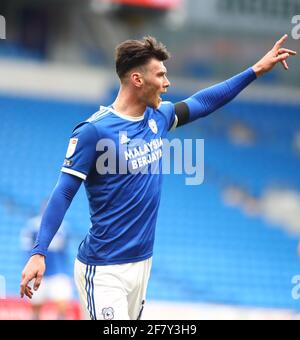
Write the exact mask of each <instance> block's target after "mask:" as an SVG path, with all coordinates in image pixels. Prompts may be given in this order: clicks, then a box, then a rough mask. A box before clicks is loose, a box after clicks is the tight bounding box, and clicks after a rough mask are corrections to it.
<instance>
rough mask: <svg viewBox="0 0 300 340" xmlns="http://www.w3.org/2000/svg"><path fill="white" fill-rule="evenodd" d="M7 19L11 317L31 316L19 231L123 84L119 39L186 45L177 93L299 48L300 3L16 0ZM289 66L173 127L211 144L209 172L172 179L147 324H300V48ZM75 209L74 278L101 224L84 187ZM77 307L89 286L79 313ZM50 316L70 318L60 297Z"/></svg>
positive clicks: (5, 136)
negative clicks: (188, 179)
mask: <svg viewBox="0 0 300 340" xmlns="http://www.w3.org/2000/svg"><path fill="white" fill-rule="evenodd" d="M0 14H1V15H2V16H4V17H5V19H6V39H5V40H0V117H1V129H0V162H1V167H0V258H1V260H0V277H1V280H0V286H1V292H0V319H27V318H30V306H29V304H28V303H26V302H24V301H21V300H20V299H19V298H18V292H19V281H20V275H21V271H22V268H23V265H24V256H23V253H22V251H21V250H20V231H21V229H22V228H23V227H24V225H25V223H26V221H27V220H28V219H29V218H30V217H32V216H34V215H36V214H37V213H38V211H39V208H40V203H41V201H43V199H45V197H47V196H49V194H50V193H51V190H52V189H53V186H54V185H55V183H56V180H57V177H58V174H59V170H60V167H61V164H62V161H63V159H64V155H65V151H66V148H67V143H68V138H69V135H70V133H71V131H72V128H73V127H74V125H75V124H76V123H77V122H80V121H82V120H85V119H86V118H87V117H89V116H90V115H91V114H92V113H93V112H95V111H97V108H98V106H99V104H109V103H111V101H112V99H113V97H114V95H115V94H116V90H117V88H118V82H117V78H116V76H115V73H114V69H113V66H114V64H113V57H112V56H113V53H114V47H115V45H116V44H118V43H119V42H121V41H123V40H125V39H128V38H141V37H142V36H144V35H148V34H151V35H154V36H156V37H157V38H158V39H159V40H161V41H163V42H164V43H165V44H166V45H167V47H168V49H169V50H170V52H171V53H172V55H173V58H172V59H171V60H170V62H168V64H167V66H168V71H169V75H170V80H171V82H172V88H171V90H170V93H169V94H168V96H167V97H166V99H168V100H172V101H173V100H178V99H183V98H185V97H187V96H188V95H190V94H192V93H193V92H195V91H197V90H199V89H200V88H203V87H206V86H209V85H211V84H214V83H216V82H217V81H221V80H224V79H226V78H229V77H231V76H232V75H234V74H235V73H238V72H240V71H242V70H244V69H245V68H247V67H248V66H251V65H252V64H253V63H254V62H256V61H257V59H258V58H259V57H261V56H262V55H263V54H264V53H265V52H266V51H267V50H268V49H269V48H271V47H272V46H273V43H274V42H275V41H276V40H277V39H278V38H279V37H280V36H282V35H283V34H284V33H288V34H289V35H290V39H289V41H288V46H289V48H291V49H295V50H297V51H298V52H300V50H299V40H293V39H292V38H291V31H292V29H293V25H292V23H291V19H292V17H293V16H294V15H297V14H300V3H299V1H297V0H272V1H271V0H255V1H253V0H211V1H209V2H208V1H204V0H197V1H195V0H185V1H184V0H165V1H164V0H159V1H158V0H144V1H143V0H139V1H138V0H136V1H134V0H131V1H130V0H127V1H126V0H123V1H121V0H118V1H117V0H115V1H108V0H72V1H70V0H51V1H50V0H49V1H46V0H45V1H42V2H41V1H37V0H31V1H28V0H27V1H22V0H1V3H0ZM289 64H290V70H289V72H285V71H283V69H281V68H280V67H276V69H274V70H273V71H272V72H271V73H269V74H268V75H266V76H265V77H263V78H261V79H259V80H257V81H256V82H255V83H254V84H253V85H251V87H250V88H248V89H246V90H245V91H244V92H243V94H241V95H240V96H239V97H238V98H237V99H235V100H234V101H233V102H232V103H230V104H229V105H227V106H226V107H224V108H222V109H221V110H219V111H218V112H216V113H214V114H213V115H211V116H209V117H208V118H205V119H202V120H200V121H198V122H195V123H193V124H192V125H189V126H186V127H184V128H180V129H178V130H177V131H175V132H174V134H173V136H171V135H170V138H181V139H183V138H194V139H195V138H204V139H205V181H204V184H202V185H200V186H194V187H193V186H186V185H185V176H184V175H180V176H176V175H168V176H165V183H164V189H163V197H162V203H161V209H160V214H159V220H158V226H157V235H156V245H155V255H154V265H153V270H152V276H151V280H150V285H149V290H148V304H147V308H145V314H144V318H145V319H255V318H263V319H299V317H300V300H299V299H298V300H297V298H299V297H300V295H299V290H300V287H299V289H297V283H298V282H299V281H300V280H299V281H297V275H299V274H300V263H299V258H298V255H297V244H298V239H299V238H300V178H299V169H300V115H299V114H300V96H299V87H300V63H299V59H298V57H297V58H294V59H293V60H292V59H291V60H290V61H289ZM66 219H67V220H68V222H69V224H70V226H71V238H70V242H69V246H68V259H69V263H70V265H69V272H70V274H71V273H72V266H73V259H74V257H75V255H76V251H77V247H78V244H79V242H80V241H81V239H82V238H83V236H84V235H85V233H86V231H87V229H88V226H89V220H88V205H87V201H86V198H85V193H84V191H83V189H81V191H80V193H79V194H78V195H77V196H76V198H75V200H74V202H73V204H72V206H71V209H70V210H69V212H68V214H67V216H66ZM295 277H296V278H295ZM298 278H299V277H298ZM293 279H294V281H293ZM77 307H78V305H77V297H76V293H74V300H73V302H72V305H71V306H70V313H69V317H70V318H79V317H80V316H79V314H78V308H77ZM44 317H45V318H54V317H55V310H54V309H53V306H51V304H50V305H47V306H46V307H45V310H44Z"/></svg>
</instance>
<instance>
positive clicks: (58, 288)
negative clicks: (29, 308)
mask: <svg viewBox="0 0 300 340" xmlns="http://www.w3.org/2000/svg"><path fill="white" fill-rule="evenodd" d="M72 290H73V289H72V281H71V278H70V277H69V276H67V275H64V274H57V275H53V276H49V277H44V278H43V280H42V282H41V285H40V287H39V289H38V290H37V291H36V292H34V294H33V296H32V300H31V302H32V304H34V305H41V304H43V303H45V302H47V301H68V300H71V299H72V295H73V294H72Z"/></svg>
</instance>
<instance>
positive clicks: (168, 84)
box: [164, 78, 171, 89]
mask: <svg viewBox="0 0 300 340" xmlns="http://www.w3.org/2000/svg"><path fill="white" fill-rule="evenodd" d="M170 85H171V83H170V81H169V79H168V78H166V80H165V83H164V88H165V89H167V88H168V87H169V86H170Z"/></svg>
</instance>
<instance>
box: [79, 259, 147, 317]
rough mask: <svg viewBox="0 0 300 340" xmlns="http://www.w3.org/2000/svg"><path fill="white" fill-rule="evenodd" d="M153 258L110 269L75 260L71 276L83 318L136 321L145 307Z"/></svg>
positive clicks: (110, 266) (113, 266)
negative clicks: (77, 293) (83, 314)
mask: <svg viewBox="0 0 300 340" xmlns="http://www.w3.org/2000/svg"><path fill="white" fill-rule="evenodd" d="M151 265H152V258H150V259H147V260H145V261H141V262H135V263H126V264H118V265H109V266H91V265H85V264H83V263H82V262H80V261H79V260H77V259H76V260H75V267H74V277H75V283H76V286H77V289H78V292H79V297H80V304H81V307H82V309H83V312H84V313H85V317H86V318H87V319H91V320H137V319H140V318H141V315H142V311H143V308H144V303H145V298H146V290H147V285H148V281H149V277H150V270H151Z"/></svg>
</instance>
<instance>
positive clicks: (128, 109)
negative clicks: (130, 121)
mask: <svg viewBox="0 0 300 340" xmlns="http://www.w3.org/2000/svg"><path fill="white" fill-rule="evenodd" d="M113 108H114V110H116V111H117V112H119V113H121V114H122V115H125V116H129V117H134V118H137V117H142V116H143V115H144V112H145V110H146V105H145V104H144V103H141V102H140V100H139V99H138V98H137V96H136V95H133V94H132V93H130V91H127V90H126V89H122V88H121V89H120V91H119V93H118V96H117V98H116V99H115V101H114V102H113Z"/></svg>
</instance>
